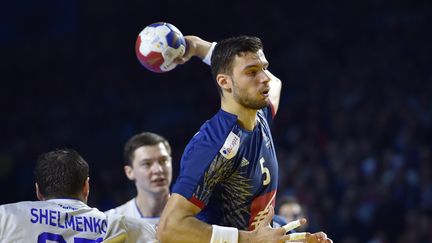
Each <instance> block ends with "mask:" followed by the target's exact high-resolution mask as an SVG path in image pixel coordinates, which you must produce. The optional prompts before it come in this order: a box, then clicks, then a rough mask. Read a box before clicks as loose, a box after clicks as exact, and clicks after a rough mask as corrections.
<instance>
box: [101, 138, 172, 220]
mask: <svg viewBox="0 0 432 243" xmlns="http://www.w3.org/2000/svg"><path fill="white" fill-rule="evenodd" d="M124 160H125V163H126V165H125V166H124V171H125V174H126V176H127V178H128V179H129V180H131V181H133V182H134V183H135V187H136V190H137V195H136V196H135V197H134V198H132V199H131V200H129V201H127V202H126V203H124V204H122V205H120V206H118V207H116V208H114V209H111V210H108V211H107V212H106V213H107V214H112V213H116V214H121V215H126V216H130V217H133V218H139V219H142V220H144V221H146V222H147V223H150V224H157V223H159V217H160V215H161V214H162V210H163V208H164V207H165V204H166V202H167V201H168V198H169V195H170V190H169V187H170V184H171V179H172V166H171V146H170V144H169V143H168V141H167V140H166V139H165V138H164V137H162V136H160V135H158V134H155V133H151V132H143V133H139V134H136V135H134V136H132V137H131V138H130V139H129V140H128V141H127V142H126V144H125V146H124Z"/></svg>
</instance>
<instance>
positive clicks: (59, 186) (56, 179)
mask: <svg viewBox="0 0 432 243" xmlns="http://www.w3.org/2000/svg"><path fill="white" fill-rule="evenodd" d="M34 176H35V180H36V183H37V184H38V188H39V192H40V193H41V194H42V195H43V196H44V197H45V198H59V197H64V198H70V197H76V196H78V195H79V194H80V193H81V192H82V189H83V186H84V183H85V181H86V179H87V178H88V176H89V166H88V164H87V162H86V161H85V160H84V159H83V158H82V157H81V156H80V155H79V154H78V152H76V151H75V150H73V149H57V150H54V151H51V152H48V153H44V154H41V155H40V156H39V158H38V160H37V163H36V168H35V170H34Z"/></svg>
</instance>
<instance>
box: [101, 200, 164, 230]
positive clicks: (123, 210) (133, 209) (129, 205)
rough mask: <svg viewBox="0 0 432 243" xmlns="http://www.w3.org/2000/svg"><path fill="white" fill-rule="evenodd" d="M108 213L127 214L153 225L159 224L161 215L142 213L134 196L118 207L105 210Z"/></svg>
mask: <svg viewBox="0 0 432 243" xmlns="http://www.w3.org/2000/svg"><path fill="white" fill-rule="evenodd" d="M105 213H106V214H108V215H111V214H120V215H125V216H128V217H132V218H136V219H141V220H143V221H144V222H147V223H149V224H152V225H157V224H158V223H159V218H160V217H145V216H143V215H142V213H141V211H140V210H139V208H138V205H137V204H136V198H132V199H131V200H129V201H127V202H126V203H125V204H122V205H120V206H118V207H116V208H113V209H110V210H108V211H106V212H105Z"/></svg>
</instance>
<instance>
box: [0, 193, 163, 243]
mask: <svg viewBox="0 0 432 243" xmlns="http://www.w3.org/2000/svg"><path fill="white" fill-rule="evenodd" d="M120 235H123V236H125V238H126V242H155V241H156V231H155V228H154V227H153V226H152V225H150V224H147V223H145V222H142V221H141V220H136V219H134V218H130V217H126V216H121V215H106V214H104V213H103V212H101V211H99V210H98V209H97V208H91V207H89V206H87V205H86V204H85V203H83V202H82V201H79V200H75V199H51V200H47V201H26V202H18V203H12V204H5V205H0V242H2V243H9V242H37V243H46V242H58V243H66V242H68V243H92V242H102V241H103V240H105V239H111V238H115V237H116V236H120Z"/></svg>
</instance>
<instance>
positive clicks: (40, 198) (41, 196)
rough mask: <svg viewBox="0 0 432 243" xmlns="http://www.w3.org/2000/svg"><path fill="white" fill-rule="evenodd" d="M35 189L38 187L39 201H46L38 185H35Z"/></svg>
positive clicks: (37, 195)
mask: <svg viewBox="0 0 432 243" xmlns="http://www.w3.org/2000/svg"><path fill="white" fill-rule="evenodd" d="M35 187H36V197H37V198H38V199H39V201H44V200H45V198H44V196H43V195H42V193H41V192H40V190H39V186H38V184H37V183H35Z"/></svg>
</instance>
